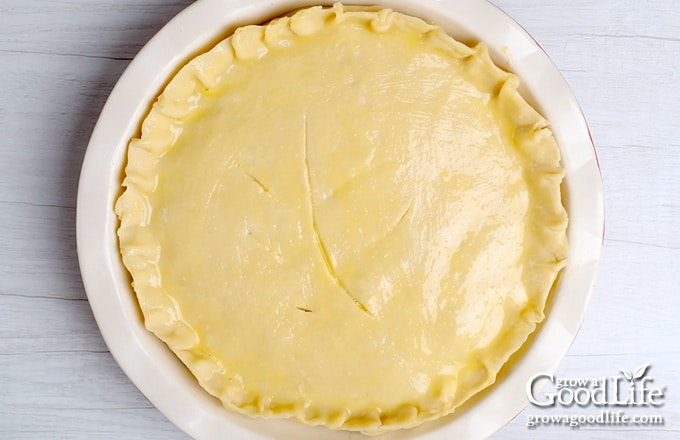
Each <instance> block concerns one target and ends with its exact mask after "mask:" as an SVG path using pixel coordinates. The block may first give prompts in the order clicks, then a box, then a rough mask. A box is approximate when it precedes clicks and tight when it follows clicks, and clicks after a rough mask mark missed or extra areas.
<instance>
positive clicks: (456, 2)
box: [77, 0, 604, 440]
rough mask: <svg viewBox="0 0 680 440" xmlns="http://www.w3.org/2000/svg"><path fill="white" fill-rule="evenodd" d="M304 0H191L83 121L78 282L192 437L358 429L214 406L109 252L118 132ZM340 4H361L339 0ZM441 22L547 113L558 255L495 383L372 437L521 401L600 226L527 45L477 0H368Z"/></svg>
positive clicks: (106, 328) (505, 409)
mask: <svg viewBox="0 0 680 440" xmlns="http://www.w3.org/2000/svg"><path fill="white" fill-rule="evenodd" d="M318 3H319V2H317V1H305V0H297V1H296V0H280V1H274V0H199V1H197V2H196V3H195V4H193V5H191V6H190V7H189V8H187V9H186V10H185V11H183V12H182V13H180V14H179V15H178V16H177V17H175V18H174V19H173V20H172V21H171V22H170V23H168V24H167V25H166V26H165V27H164V28H163V29H162V30H161V31H160V32H159V33H158V34H157V35H156V36H155V37H154V38H153V39H152V40H151V41H150V42H149V43H148V44H147V45H146V46H145V47H144V48H143V49H142V51H140V53H139V54H138V55H137V57H136V58H135V59H134V60H133V61H132V63H131V64H130V66H129V67H128V69H127V70H126V71H125V73H124V74H123V75H122V77H121V78H120V80H119V82H118V84H117V85H116V87H115V88H114V90H113V91H112V93H111V96H110V97H109V100H108V101H107V103H106V105H105V107H104V109H103V111H102V114H101V116H100V119H99V121H98V123H97V125H96V127H95V129H94V132H93V134H92V138H91V140H90V144H89V146H88V149H87V154H86V156H85V160H84V163H83V168H82V174H81V179H80V185H79V191H78V212H77V241H78V256H79V260H80V266H81V272H82V277H83V282H84V285H85V289H86V291H87V295H88V298H89V301H90V304H91V306H92V310H93V312H94V315H95V318H96V320H97V323H98V325H99V327H100V330H101V332H102V335H103V336H104V339H105V341H106V343H107V345H108V347H109V349H110V350H111V353H112V354H113V356H114V357H115V359H116V360H117V362H118V363H119V364H120V366H121V368H122V369H123V370H124V371H125V373H126V374H127V375H128V376H129V377H130V379H131V380H132V381H133V382H134V383H135V385H136V386H137V387H138V388H139V389H140V390H141V391H142V392H143V393H144V394H145V395H146V396H147V398H148V399H149V400H150V401H151V402H152V403H153V404H154V405H155V406H156V407H157V408H158V409H159V410H160V411H161V412H162V413H163V414H165V415H166V416H167V417H168V418H169V419H170V420H171V421H172V422H173V423H175V424H176V425H177V426H178V427H180V428H181V429H182V430H184V431H185V432H186V433H188V434H189V435H191V436H192V437H194V438H197V439H213V438H229V439H269V438H277V439H318V438H324V439H336V438H337V439H341V438H342V439H347V438H359V437H361V435H360V434H350V433H347V432H333V431H329V430H326V429H324V428H310V427H307V426H303V425H301V424H299V423H297V422H292V421H285V420H277V421H272V420H253V419H249V418H246V417H244V416H241V415H238V414H234V413H232V412H229V411H227V410H226V409H224V408H223V407H222V406H221V405H220V404H219V403H218V401H217V400H216V399H214V398H213V397H211V396H210V395H208V393H207V392H205V391H203V390H202V389H201V388H200V387H199V386H198V384H197V382H196V381H195V380H194V379H193V377H192V376H191V375H190V374H189V373H188V371H187V370H186V369H185V368H184V366H183V365H182V364H181V362H180V361H179V360H178V359H177V357H176V356H175V355H174V354H173V353H172V352H171V351H170V350H169V349H168V348H167V347H166V346H165V344H164V343H162V342H161V341H160V340H158V339H157V338H156V337H155V336H154V335H152V334H151V333H149V332H148V331H146V329H145V328H144V326H143V323H142V319H141V313H140V311H139V308H138V306H137V303H136V299H135V296H134V293H133V292H132V290H131V288H130V283H129V276H128V274H127V272H126V270H125V268H124V267H123V265H122V262H121V260H120V254H119V252H118V241H117V238H116V229H117V224H118V220H117V218H116V215H115V213H114V212H113V204H114V201H115V199H116V198H117V197H118V195H119V194H120V179H121V173H122V169H123V166H124V162H125V153H126V148H127V143H128V141H129V139H130V138H131V137H132V136H134V135H135V133H136V132H137V131H138V128H139V124H140V121H141V119H142V118H143V117H144V115H145V114H146V112H147V111H148V106H149V104H150V103H151V102H152V101H153V100H154V99H155V97H156V96H157V95H158V93H159V92H160V89H161V88H162V87H163V85H164V84H165V83H166V81H167V80H168V78H169V77H170V76H171V75H172V74H173V73H174V72H175V71H176V70H177V68H178V67H179V66H181V65H182V64H184V63H185V62H186V61H187V60H188V59H190V58H191V57H192V56H193V55H196V54H197V53H198V52H200V51H201V50H203V49H205V48H207V47H206V46H208V45H209V43H211V42H216V41H218V40H219V39H221V38H223V37H226V36H227V35H229V34H230V33H231V31H233V29H234V28H235V27H237V26H239V25H244V24H251V23H260V22H262V21H264V20H266V19H268V18H271V17H274V16H276V15H279V14H281V13H283V12H286V11H289V10H291V9H297V8H300V7H304V6H310V5H313V4H318ZM345 3H346V4H353V3H366V2H356V1H346V2H345ZM370 3H371V4H381V5H385V6H388V7H391V8H393V9H396V10H399V11H401V12H405V13H408V14H411V15H415V16H419V17H421V18H424V19H426V20H429V21H432V22H435V23H437V24H438V25H440V26H441V27H443V28H444V29H445V30H446V31H447V32H449V33H450V34H451V35H453V36H454V37H456V38H457V39H459V40H462V41H470V42H475V41H484V42H486V43H487V45H488V46H489V48H490V52H491V54H492V57H493V58H494V60H495V61H496V63H497V64H498V65H500V66H501V67H503V68H506V69H509V70H512V71H513V72H514V73H516V74H518V75H519V76H520V78H521V80H522V83H523V88H522V91H523V92H524V96H525V98H526V99H527V100H528V101H529V102H530V103H531V104H533V105H535V106H536V107H537V108H538V109H539V110H540V111H541V113H542V114H543V115H544V116H545V117H546V118H547V119H548V120H549V121H550V123H551V128H552V130H553V132H554V134H555V137H556V139H557V141H558V143H559V145H560V148H561V150H562V155H563V162H564V166H565V169H566V178H565V182H564V201H565V205H566V206H567V210H568V212H569V221H570V224H569V231H568V234H569V242H570V256H569V262H568V265H567V267H566V268H565V270H564V272H563V274H562V276H561V279H560V281H559V284H558V285H557V286H556V288H555V290H554V291H553V293H552V299H551V300H550V305H549V308H548V313H547V318H546V320H545V321H544V323H543V324H542V326H541V327H539V330H538V332H537V333H536V334H535V335H534V336H533V337H532V338H531V339H530V343H529V344H528V345H527V346H526V347H525V348H524V349H523V351H522V354H521V356H516V359H514V360H513V361H512V362H511V363H510V364H509V365H507V366H506V368H504V371H503V372H502V374H501V377H500V379H499V381H498V382H497V383H496V384H495V385H494V386H493V387H492V388H491V389H489V390H488V391H487V392H484V393H483V394H482V395H481V396H480V397H479V398H475V399H473V401H472V402H471V403H470V404H469V405H466V406H465V407H464V408H463V409H461V410H459V411H457V412H456V414H454V415H453V416H450V417H445V418H443V419H441V420H439V421H436V422H432V423H428V424H425V425H424V426H422V427H420V428H416V429H413V430H409V431H403V432H397V433H392V434H388V435H385V436H381V439H389V440H393V439H407V438H408V439H416V438H417V439H444V438H456V437H462V438H483V437H486V436H488V435H490V434H492V433H493V432H495V431H497V430H498V429H500V428H501V427H502V426H503V425H505V424H506V423H507V422H508V421H510V420H511V419H512V417H514V416H515V415H516V414H517V413H519V412H520V411H521V410H522V408H524V407H525V406H526V405H527V404H528V400H527V398H526V394H525V387H526V383H527V380H528V379H529V378H530V377H531V376H532V375H534V374H536V373H539V372H548V373H549V372H553V371H554V370H555V369H556V368H557V366H558V364H559V362H560V360H561V359H562V357H563V356H564V355H565V354H566V352H567V350H568V349H569V346H570V345H571V343H572V341H573V340H574V338H575V336H576V333H577V331H578V328H579V326H580V324H581V322H582V320H583V317H584V315H585V311H586V307H587V305H588V303H589V299H590V296H591V294H592V290H593V286H594V280H595V276H596V272H597V264H598V260H599V255H600V248H601V243H602V234H603V223H604V219H603V198H602V189H601V179H600V174H599V169H598V166H597V160H596V156H595V151H594V148H593V145H592V141H591V139H590V136H589V133H588V128H587V126H586V123H585V121H584V118H583V115H582V114H581V112H580V110H579V107H578V105H577V103H576V100H575V98H574V96H573V95H572V93H571V91H570V90H569V87H568V86H567V84H566V82H565V81H564V79H563V78H562V76H561V75H560V73H559V72H558V71H557V69H556V68H555V66H554V65H553V64H552V62H551V61H550V59H549V58H548V56H547V55H546V54H545V53H544V52H543V51H542V50H541V49H540V47H539V46H538V44H537V43H536V42H535V41H534V40H533V39H532V38H531V37H530V36H529V35H528V34H527V33H526V32H525V31H524V30H523V29H522V28H521V27H520V26H519V25H517V24H516V23H515V22H514V21H513V20H512V19H510V18H509V17H508V16H506V15H505V14H504V13H503V12H501V11H500V10H499V9H497V8H496V7H494V6H493V5H491V4H490V3H487V2H486V1H484V0H427V1H424V0H376V1H371V2H370Z"/></svg>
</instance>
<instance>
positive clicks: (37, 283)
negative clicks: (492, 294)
mask: <svg viewBox="0 0 680 440" xmlns="http://www.w3.org/2000/svg"><path fill="white" fill-rule="evenodd" d="M190 3H192V2H191V1H190V0H177V1H164V0H144V1H137V0H70V1H64V0H62V1H47V0H33V1H30V2H26V1H22V0H3V1H2V2H0V65H2V66H3V68H2V69H0V87H1V88H0V231H2V232H1V233H0V387H1V388H0V438H8V439H10V438H11V439H42V438H60V439H130V438H140V439H184V438H186V436H185V435H184V434H183V433H181V432H180V431H179V430H178V429H177V428H176V427H174V426H173V425H172V424H171V423H170V422H169V421H168V420H166V419H165V418H164V417H163V416H162V415H161V414H160V413H158V411H156V410H155V409H154V408H153V407H152V406H151V405H150V404H149V402H148V401H147V400H146V399H145V398H144V397H143V396H142V395H141V393H139V391H138V390H137V389H136V388H135V387H134V386H133V385H132V384H131V383H130V382H129V380H128V379H127V378H126V377H125V375H124V374H123V372H122V371H121V370H120V368H119V367H118V366H117V365H116V363H115V361H114V360H113V358H112V357H111V355H110V354H109V352H108V350H107V348H106V346H105V344H104V342H103V340H102V338H101V335H100V334H99V331H98V329H97V326H96V323H95V321H94V318H93V316H92V313H91V311H90V309H89V305H88V303H87V299H86V296H85V293H84V291H83V287H82V283H81V280H80V275H79V270H78V264H77V256H76V252H75V200H76V193H77V182H78V176H79V170H80V165H81V162H82V158H83V154H84V152H85V148H86V145H87V142H88V139H89V136H90V133H91V131H92V128H93V127H94V124H95V122H96V119H97V116H98V114H99V112H100V110H101V108H102V106H103V104H104V102H105V100H106V97H107V96H108V93H109V92H110V90H111V88H112V87H113V85H114V84H115V82H116V80H117V79H118V77H119V76H120V74H121V73H122V72H123V70H124V69H125V67H126V66H127V64H128V63H129V60H131V59H132V57H133V56H134V55H135V54H136V53H137V52H138V50H139V49H140V48H141V47H142V45H143V44H144V43H145V42H146V41H148V39H149V38H150V37H151V36H152V35H153V34H154V33H155V32H156V31H157V30H158V29H160V27H161V26H162V25H163V24H164V23H166V22H167V21H168V20H169V19H170V18H171V17H172V16H174V15H175V14H176V13H177V12H179V11H180V10H181V9H183V8H184V7H186V6H187V5H189V4H190ZM494 3H495V4H497V5H498V6H499V7H500V8H501V9H503V10H504V11H506V12H507V13H508V14H509V15H511V16H512V17H513V18H514V19H515V20H517V21H518V22H519V23H520V24H521V25H522V26H523V27H524V28H525V29H527V30H528V31H529V32H530V33H531V34H532V35H533V36H534V37H535V38H536V39H537V40H538V41H539V42H540V43H541V45H542V47H543V48H544V49H545V50H546V52H547V53H548V54H549V55H550V57H551V58H552V59H553V61H554V62H555V64H556V65H557V66H558V68H560V70H561V71H562V72H563V74H564V76H565V78H566V79H567V81H568V82H569V83H570V85H571V87H572V88H573V90H574V93H575V95H576V97H577V98H578V100H579V103H580V105H581V107H582V109H583V112H584V114H585V116H586V118H587V120H588V122H589V125H590V128H591V130H592V134H593V138H594V140H595V143H596V145H597V151H598V154H599V159H600V164H601V168H602V175H603V180H604V185H605V194H606V200H605V202H606V217H607V232H606V239H605V245H604V250H603V259H602V264H601V269H600V276H599V279H598V283H597V289H596V293H595V296H594V298H593V302H592V306H591V308H590V309H589V312H588V315H587V317H586V320H585V322H584V324H583V327H582V328H581V331H580V333H579V335H578V338H577V340H576V341H575V343H574V345H573V347H572V348H571V350H570V352H569V354H568V356H567V357H566V358H565V360H564V361H563V363H562V365H561V367H560V369H559V371H558V373H557V376H558V377H586V378H589V377H601V376H606V375H614V374H617V373H618V370H619V369H622V368H627V369H632V368H635V367H636V366H638V365H641V364H643V363H650V364H652V370H650V371H651V372H653V373H650V374H653V376H654V378H655V380H656V383H658V384H667V385H668V399H667V403H666V405H664V406H663V407H662V408H660V409H658V410H655V411H654V414H658V415H663V416H664V417H665V418H666V423H665V425H664V426H663V427H660V428H655V429H654V430H652V431H645V430H643V429H642V428H633V427H629V428H619V429H615V430H612V428H603V427H598V428H595V429H593V428H580V429H578V430H573V429H570V428H566V427H548V428H539V429H537V430H535V431H529V430H528V428H527V427H526V426H525V425H526V417H527V416H530V415H543V414H560V415H562V414H578V413H579V412H578V410H577V409H569V408H566V409H565V408H562V409H554V410H539V409H537V408H527V409H526V410H525V411H524V412H523V413H522V414H520V415H518V416H517V418H516V419H515V420H514V421H513V422H512V423H510V424H509V425H508V426H506V427H505V428H504V429H502V430H501V431H500V432H499V433H498V434H496V436H495V438H499V439H506V438H508V439H520V438H527V437H529V436H530V435H534V436H540V437H541V438H547V439H552V438H554V439H557V438H560V439H562V438H574V439H582V438H593V439H608V438H612V437H613V436H614V435H616V436H617V437H622V438H630V439H637V438H642V437H650V436H653V437H654V438H662V439H664V438H668V439H670V438H678V437H680V399H678V398H677V395H678V393H680V388H678V386H680V385H678V381H677V377H680V362H678V361H679V360H680V344H679V343H678V341H680V330H679V329H678V326H677V324H676V321H677V319H676V316H677V313H678V312H679V311H680V295H678V293H679V292H678V286H679V285H680V275H679V274H680V263H679V262H680V222H679V221H678V218H679V217H680V196H678V190H677V188H678V187H680V171H679V170H680V140H679V138H678V133H680V118H679V117H678V114H680V104H679V103H680V87H678V85H677V84H678V81H679V80H680V56H678V55H680V4H679V3H677V2H675V1H674V0H655V1H652V0H647V1H633V0H625V1H624V0H621V1H618V0H603V1H599V2H593V1H584V0H575V1H569V2H564V1H561V0H560V1H558V0H495V2H494Z"/></svg>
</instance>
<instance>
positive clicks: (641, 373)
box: [628, 364, 649, 380]
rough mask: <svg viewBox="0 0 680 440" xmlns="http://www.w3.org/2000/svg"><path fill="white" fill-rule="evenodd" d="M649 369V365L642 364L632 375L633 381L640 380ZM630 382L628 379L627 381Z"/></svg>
mask: <svg viewBox="0 0 680 440" xmlns="http://www.w3.org/2000/svg"><path fill="white" fill-rule="evenodd" d="M648 368H649V364H644V365H640V366H639V367H638V368H637V370H635V374H633V379H641V378H643V377H644V376H645V374H646V373H647V369H648ZM628 380H630V379H628Z"/></svg>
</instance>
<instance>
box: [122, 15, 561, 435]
mask: <svg viewBox="0 0 680 440" xmlns="http://www.w3.org/2000/svg"><path fill="white" fill-rule="evenodd" d="M517 87H518V80H517V78H516V77H515V76H514V75H512V74H509V73H506V72H504V71H502V70H501V69H499V68H498V67H496V66H495V65H494V64H493V63H492V62H491V60H490V58H489V56H488V55H487V50H486V48H485V46H484V45H482V44H480V45H477V46H476V47H474V48H470V47H468V46H466V45H463V44H461V43H459V42H457V41H455V40H453V39H452V38H450V37H449V36H447V35H446V34H445V33H444V32H443V31H442V30H440V29H439V28H438V27H436V26H433V25H431V24H427V23H425V22H424V21H422V20H420V19H418V18H413V17H410V16H406V15H402V14H399V13H396V12H393V11H390V10H387V9H383V10H379V9H360V8H359V9H357V8H353V9H349V8H345V7H343V6H342V5H335V6H334V7H333V8H321V7H314V8H309V9H304V10H301V11H298V12H296V13H295V14H294V15H292V16H287V17H283V18H279V19H276V20H274V21H272V22H271V23H269V24H267V25H263V26H246V27H243V28H240V29H238V30H237V31H236V32H235V33H234V35H233V36H231V37H230V38H227V39H226V40H224V41H222V42H221V43H219V44H218V45H217V46H216V47H215V48H213V49H212V50H210V51H209V52H207V53H205V54H203V55H201V56H199V57H198V58H196V59H194V60H193V61H191V62H189V63H188V64H187V65H186V66H185V67H184V68H183V69H182V70H181V71H180V72H179V73H178V74H177V75H176V76H175V77H174V79H172V81H171V82H170V83H169V85H168V86H167V87H166V89H165V91H164V92H163V93H162V94H161V95H160V97H159V98H158V101H157V102H156V103H155V104H154V105H153V109H152V110H151V111H150V113H149V115H148V116H147V117H146V119H145V120H144V122H143V125H142V132H141V137H140V138H138V139H133V140H132V141H131V142H130V145H129V150H128V165H127V168H126V176H125V180H124V182H123V186H124V187H125V188H126V189H125V192H124V193H123V195H122V196H121V197H120V198H119V200H118V201H117V204H116V212H117V213H118V215H119V217H120V220H121V224H120V229H119V230H118V234H119V237H120V247H121V252H122V256H123V261H124V263H125V265H126V267H127V268H128V269H129V271H130V273H131V274H132V277H133V280H134V290H135V292H136V295H137V298H138V300H139V304H140V306H141V309H142V312H143V314H144V319H145V324H146V327H147V328H148V329H149V330H150V331H152V332H154V333H155V334H156V335H158V337H159V338H160V339H162V340H163V341H165V342H166V343H167V344H168V346H169V347H170V348H171V349H172V350H174V352H175V353H176V354H177V355H178V356H179V358H180V359H182V361H183V362H184V363H185V364H186V365H187V367H188V368H189V370H190V371H191V372H192V373H193V374H194V375H195V376H196V378H197V379H198V381H199V383H200V384H201V385H202V386H203V387H204V388H205V389H206V390H207V391H208V392H210V393H211V394H213V395H214V396H216V397H217V398H219V399H221V401H222V402H223V404H224V405H225V406H226V407H228V408H231V409H233V410H236V411H239V412H241V413H245V414H249V415H257V416H265V417H294V418H297V419H299V420H300V421H303V422H305V423H308V424H313V425H317V424H321V425H326V426H328V427H331V428H340V429H347V430H361V431H364V432H368V433H378V432H382V431H385V430H390V429H396V428H403V427H410V426H415V425H418V424H420V423H422V422H424V421H426V420H430V419H434V418H437V417H440V416H442V415H445V414H449V413H451V412H452V411H453V410H454V409H455V408H456V407H458V406H459V405H461V404H462V403H463V402H465V401H466V400H467V399H468V398H469V397H470V396H472V395H473V394H475V393H477V392H479V391H480V390H482V389H484V388H486V387H487V386H489V385H490V384H492V383H493V382H494V380H495V378H496V375H497V373H498V372H499V370H500V368H501V367H502V366H503V364H504V363H505V362H506V361H507V360H508V358H509V356H510V355H511V354H512V353H513V352H515V351H516V350H517V349H518V348H519V347H520V346H521V345H522V343H523V342H524V341H525V340H526V338H527V336H528V335H529V334H530V333H531V332H532V331H533V330H534V329H535V327H536V324H537V323H538V322H540V321H541V320H542V319H543V310H544V306H545V303H546V298H547V296H548V293H549V291H550V289H551V286H552V285H553V283H554V281H555V279H556V276H557V274H558V272H559V271H560V270H561V268H562V267H563V266H564V261H565V257H566V254H567V241H566V227H567V216H566V212H565V209H564V208H563V206H562V204H561V201H560V182H561V181H562V178H563V169H562V166H561V164H560V153H559V149H558V147H557V145H556V143H555V140H554V138H553V136H552V134H551V132H550V131H549V129H548V128H546V126H547V124H546V121H545V120H544V119H543V118H542V117H541V116H540V115H539V114H538V113H537V112H536V111H535V110H533V109H532V108H531V107H530V106H529V105H528V104H527V103H526V102H525V101H524V100H523V99H522V98H521V97H520V95H519V94H518V92H517Z"/></svg>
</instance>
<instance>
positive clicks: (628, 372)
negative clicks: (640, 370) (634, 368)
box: [621, 370, 633, 380]
mask: <svg viewBox="0 0 680 440" xmlns="http://www.w3.org/2000/svg"><path fill="white" fill-rule="evenodd" d="M621 372H622V373H623V376H624V377H625V378H626V379H628V380H633V375H632V374H631V372H630V371H628V370H621Z"/></svg>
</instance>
